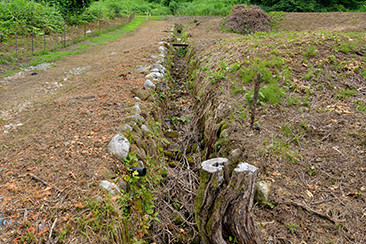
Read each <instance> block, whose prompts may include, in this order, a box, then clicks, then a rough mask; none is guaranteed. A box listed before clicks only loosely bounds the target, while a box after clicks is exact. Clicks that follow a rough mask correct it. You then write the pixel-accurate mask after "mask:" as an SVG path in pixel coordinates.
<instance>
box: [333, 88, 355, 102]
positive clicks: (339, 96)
mask: <svg viewBox="0 0 366 244" xmlns="http://www.w3.org/2000/svg"><path fill="white" fill-rule="evenodd" d="M356 91H357V90H356V89H353V90H342V91H339V92H338V94H337V99H339V100H345V99H347V98H348V97H350V96H353V95H354V94H355V93H356Z"/></svg>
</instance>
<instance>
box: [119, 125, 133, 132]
mask: <svg viewBox="0 0 366 244" xmlns="http://www.w3.org/2000/svg"><path fill="white" fill-rule="evenodd" d="M118 130H119V131H121V132H125V131H127V132H130V131H132V127H131V126H130V125H122V126H120V127H119V128H118Z"/></svg>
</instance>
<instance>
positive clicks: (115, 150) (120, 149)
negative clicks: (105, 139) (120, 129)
mask: <svg viewBox="0 0 366 244" xmlns="http://www.w3.org/2000/svg"><path fill="white" fill-rule="evenodd" d="M130 145H131V144H130V142H129V141H128V140H127V138H126V137H125V136H124V135H122V134H119V133H118V134H116V135H114V136H113V138H112V140H111V141H110V142H109V144H108V152H109V153H111V154H113V155H115V156H117V157H118V158H120V159H123V158H126V157H127V155H128V152H129V150H130Z"/></svg>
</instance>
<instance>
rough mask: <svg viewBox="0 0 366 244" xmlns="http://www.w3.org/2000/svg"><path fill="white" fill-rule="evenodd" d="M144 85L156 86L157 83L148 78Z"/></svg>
mask: <svg viewBox="0 0 366 244" xmlns="http://www.w3.org/2000/svg"><path fill="white" fill-rule="evenodd" d="M144 85H145V86H146V87H148V88H155V84H154V83H153V82H152V81H151V80H146V81H145V84H144Z"/></svg>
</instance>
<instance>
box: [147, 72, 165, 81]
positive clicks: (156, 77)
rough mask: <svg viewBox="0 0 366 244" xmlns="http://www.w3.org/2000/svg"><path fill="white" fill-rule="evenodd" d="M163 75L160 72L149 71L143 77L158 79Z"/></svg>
mask: <svg viewBox="0 0 366 244" xmlns="http://www.w3.org/2000/svg"><path fill="white" fill-rule="evenodd" d="M163 76H164V75H163V74H162V73H160V72H151V73H150V74H148V75H146V76H145V78H146V79H149V80H152V79H160V78H162V77H163Z"/></svg>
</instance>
